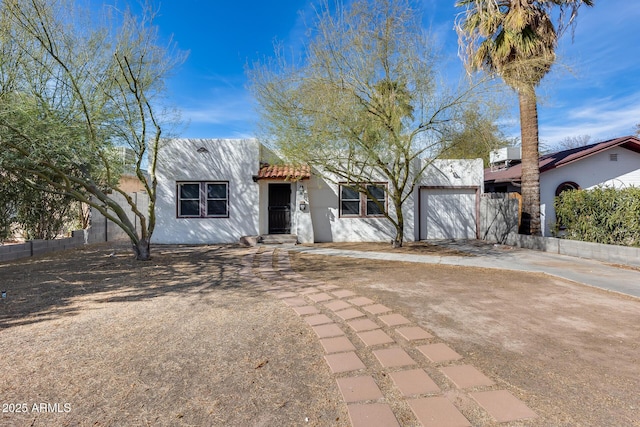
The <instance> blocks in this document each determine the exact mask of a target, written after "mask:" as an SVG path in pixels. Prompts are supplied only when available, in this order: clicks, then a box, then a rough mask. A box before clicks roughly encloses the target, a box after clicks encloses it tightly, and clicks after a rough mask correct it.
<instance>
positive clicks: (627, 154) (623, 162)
mask: <svg viewBox="0 0 640 427" xmlns="http://www.w3.org/2000/svg"><path fill="white" fill-rule="evenodd" d="M507 153H508V152H507V151H506V150H504V149H503V153H502V154H505V155H504V156H503V157H502V158H500V157H498V158H497V159H496V160H499V161H500V162H501V163H502V165H503V167H499V166H492V167H491V168H489V169H486V170H485V174H484V186H485V191H486V192H487V193H489V192H495V193H507V192H518V193H519V192H520V182H521V175H522V165H521V164H520V163H519V159H518V158H517V156H513V155H511V154H512V152H509V153H508V154H507ZM597 186H609V187H615V188H622V187H627V186H640V139H638V138H636V137H634V136H625V137H621V138H616V139H611V140H608V141H602V142H598V143H595V144H590V145H586V146H584V147H579V148H573V149H570V150H564V151H559V152H557V153H552V154H545V155H544V156H541V157H540V211H541V215H542V218H541V219H542V228H543V235H545V236H550V235H551V234H552V232H553V230H554V228H555V218H556V216H555V208H554V201H555V197H556V196H557V195H559V194H560V193H561V192H562V191H566V190H571V189H589V188H593V187H597Z"/></svg>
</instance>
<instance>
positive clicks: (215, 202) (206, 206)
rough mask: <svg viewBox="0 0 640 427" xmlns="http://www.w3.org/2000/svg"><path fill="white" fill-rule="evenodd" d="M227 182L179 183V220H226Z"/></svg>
mask: <svg viewBox="0 0 640 427" xmlns="http://www.w3.org/2000/svg"><path fill="white" fill-rule="evenodd" d="M228 216H229V183H228V182H179V183H178V217H179V218H227V217H228Z"/></svg>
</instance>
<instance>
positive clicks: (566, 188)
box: [556, 181, 580, 197]
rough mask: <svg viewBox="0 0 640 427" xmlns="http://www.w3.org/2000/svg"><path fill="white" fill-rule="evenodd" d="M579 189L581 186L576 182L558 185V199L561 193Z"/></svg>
mask: <svg viewBox="0 0 640 427" xmlns="http://www.w3.org/2000/svg"><path fill="white" fill-rule="evenodd" d="M579 189H580V186H579V185H578V184H576V183H575V182H571V181H566V182H563V183H562V184H560V185H558V187H557V188H556V197H558V196H559V195H560V194H561V193H563V192H565V191H571V190H579Z"/></svg>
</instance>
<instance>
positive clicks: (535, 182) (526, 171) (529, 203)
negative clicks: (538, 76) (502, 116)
mask: <svg viewBox="0 0 640 427" xmlns="http://www.w3.org/2000/svg"><path fill="white" fill-rule="evenodd" d="M518 100H519V102H520V131H521V138H522V223H521V226H520V233H522V234H531V235H533V236H539V235H541V228H540V166H539V164H538V162H539V160H538V159H539V156H540V154H539V150H538V107H537V100H536V92H535V88H534V87H528V88H524V89H521V90H519V91H518Z"/></svg>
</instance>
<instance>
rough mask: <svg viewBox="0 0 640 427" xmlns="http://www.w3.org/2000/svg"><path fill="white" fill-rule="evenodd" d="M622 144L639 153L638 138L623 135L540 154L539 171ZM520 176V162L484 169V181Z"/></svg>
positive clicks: (560, 165)
mask: <svg viewBox="0 0 640 427" xmlns="http://www.w3.org/2000/svg"><path fill="white" fill-rule="evenodd" d="M618 146H622V147H624V148H626V149H629V150H631V151H635V152H636V153H640V139H638V138H636V137H635V136H623V137H621V138H616V139H610V140H608V141H602V142H597V143H595V144H591V145H585V146H584V147H579V148H572V149H570V150H564V151H558V152H557V153H551V154H545V155H544V156H540V160H539V165H540V173H543V172H546V171H548V170H551V169H555V168H559V167H562V166H565V165H567V164H569V163H573V162H575V161H577V160H580V159H583V158H585V157H589V156H592V155H594V154H597V153H601V152H603V151H605V150H608V149H610V148H613V147H618ZM521 177H522V164H520V163H519V164H517V165H514V166H511V167H509V168H506V169H499V170H495V171H492V170H491V169H485V171H484V181H485V182H510V181H520V179H521Z"/></svg>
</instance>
